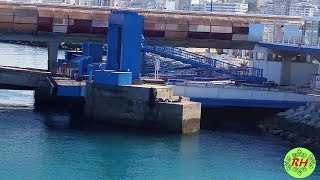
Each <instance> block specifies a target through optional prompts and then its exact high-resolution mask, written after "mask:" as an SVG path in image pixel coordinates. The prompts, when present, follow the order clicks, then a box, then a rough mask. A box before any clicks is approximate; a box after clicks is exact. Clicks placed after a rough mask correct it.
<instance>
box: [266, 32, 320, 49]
mask: <svg viewBox="0 0 320 180" xmlns="http://www.w3.org/2000/svg"><path fill="white" fill-rule="evenodd" d="M263 42H269V43H279V44H289V45H298V46H299V45H307V46H314V47H320V37H307V36H279V35H274V34H267V35H266V36H265V37H264V39H263Z"/></svg>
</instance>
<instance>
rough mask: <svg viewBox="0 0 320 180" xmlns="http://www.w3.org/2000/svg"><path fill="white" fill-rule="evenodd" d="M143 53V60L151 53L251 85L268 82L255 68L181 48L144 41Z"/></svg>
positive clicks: (261, 72) (260, 71)
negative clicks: (146, 54)
mask: <svg viewBox="0 0 320 180" xmlns="http://www.w3.org/2000/svg"><path fill="white" fill-rule="evenodd" d="M142 51H143V54H144V55H143V58H145V53H147V52H149V53H153V54H156V55H160V56H162V57H166V58H170V59H174V60H176V61H180V62H183V63H186V64H190V65H192V66H194V67H198V68H201V69H203V70H207V71H215V72H217V73H221V74H227V75H230V76H231V77H232V78H234V79H236V80H245V81H247V82H251V83H262V82H264V81H266V78H264V77H263V70H262V69H258V68H254V67H238V66H236V65H234V64H230V63H226V62H223V61H219V60H217V59H212V58H209V57H206V56H202V55H199V54H195V53H192V52H189V51H185V50H182V49H180V48H176V47H172V46H165V45H162V44H159V43H157V42H154V41H149V40H144V41H143V43H142ZM142 62H143V65H142V66H143V67H144V66H145V65H146V60H142ZM143 70H145V68H143ZM144 73H145V72H144Z"/></svg>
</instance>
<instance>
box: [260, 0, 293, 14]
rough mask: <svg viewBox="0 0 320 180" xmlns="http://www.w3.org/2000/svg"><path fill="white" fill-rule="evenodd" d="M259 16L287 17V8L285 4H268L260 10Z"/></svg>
mask: <svg viewBox="0 0 320 180" xmlns="http://www.w3.org/2000/svg"><path fill="white" fill-rule="evenodd" d="M260 11H261V14H274V15H288V8H287V5H286V4H285V3H274V2H271V3H268V4H267V5H266V6H263V7H261V8H260Z"/></svg>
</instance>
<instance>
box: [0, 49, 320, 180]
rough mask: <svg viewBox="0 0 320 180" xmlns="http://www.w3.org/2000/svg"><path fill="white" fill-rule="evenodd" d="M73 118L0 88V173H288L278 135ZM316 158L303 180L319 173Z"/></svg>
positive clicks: (28, 94) (33, 62) (285, 146)
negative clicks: (150, 129)
mask: <svg viewBox="0 0 320 180" xmlns="http://www.w3.org/2000/svg"><path fill="white" fill-rule="evenodd" d="M7 46H8V45H6V44H5V45H4V44H0V48H1V50H0V62H1V63H3V62H6V61H4V60H3V57H6V58H7V59H10V58H11V59H12V61H11V62H10V63H11V64H10V63H9V64H6V65H12V64H13V63H16V64H19V63H18V62H19V61H18V60H15V59H14V58H13V55H14V54H15V53H18V51H19V50H20V48H19V46H16V45H14V46H16V47H13V46H11V45H10V46H8V48H7ZM4 48H7V49H5V50H4ZM23 48H26V51H27V52H29V53H31V54H32V52H36V53H35V54H37V55H36V56H29V55H28V54H25V55H24V56H23V61H24V63H23V64H24V65H28V66H31V67H46V64H44V63H43V62H42V61H40V60H39V59H34V57H37V58H38V57H46V55H43V54H41V53H44V52H45V50H44V49H41V48H40V50H39V48H32V47H23ZM2 51H5V52H6V55H5V56H1V53H2ZM10 51H12V52H11V53H10ZM39 53H40V54H39ZM44 62H46V61H44ZM80 120H81V119H79V118H70V115H69V114H68V113H63V112H56V111H55V110H54V109H51V110H50V109H49V110H47V111H36V110H35V109H34V107H33V92H32V91H7V90H0V179H159V180H162V179H217V180H224V179H226V180H229V179H230V180H233V179H235V180H237V179H239V180H240V179H241V180H242V179H243V180H247V179H252V180H258V179H266V180H270V179H273V180H277V179H279V180H286V179H291V178H290V177H289V175H287V174H286V172H285V170H284V168H283V158H284V156H285V154H286V153H287V152H288V151H289V150H290V148H291V146H290V145H289V143H287V142H286V141H283V140H280V139H278V138H274V137H270V136H266V135H261V134H257V133H255V132H245V133H244V132H243V131H237V130H225V129H220V130H215V131H209V130H201V131H200V132H199V133H198V134H193V135H173V134H170V135H168V134H152V133H145V132H143V131H138V130H132V129H123V128H119V127H112V126H107V125H99V124H98V125H88V124H87V125H83V124H80V123H78V122H79V121H80ZM239 128H240V126H239ZM317 160H318V167H317V169H316V172H315V173H314V174H313V175H312V176H311V177H310V178H308V179H320V159H319V157H317Z"/></svg>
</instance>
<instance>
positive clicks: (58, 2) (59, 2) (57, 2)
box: [41, 0, 64, 4]
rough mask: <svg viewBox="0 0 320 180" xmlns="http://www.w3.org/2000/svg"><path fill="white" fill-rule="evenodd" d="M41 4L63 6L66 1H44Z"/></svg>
mask: <svg viewBox="0 0 320 180" xmlns="http://www.w3.org/2000/svg"><path fill="white" fill-rule="evenodd" d="M41 2H42V3H45V4H62V3H64V0H42V1H41Z"/></svg>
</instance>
